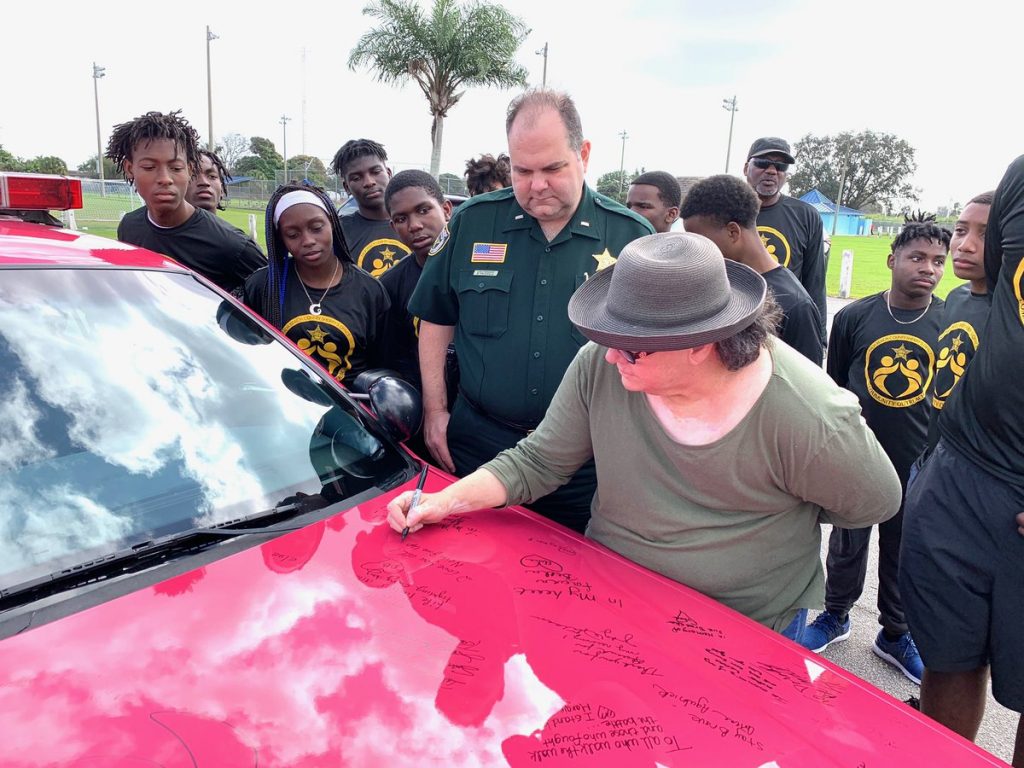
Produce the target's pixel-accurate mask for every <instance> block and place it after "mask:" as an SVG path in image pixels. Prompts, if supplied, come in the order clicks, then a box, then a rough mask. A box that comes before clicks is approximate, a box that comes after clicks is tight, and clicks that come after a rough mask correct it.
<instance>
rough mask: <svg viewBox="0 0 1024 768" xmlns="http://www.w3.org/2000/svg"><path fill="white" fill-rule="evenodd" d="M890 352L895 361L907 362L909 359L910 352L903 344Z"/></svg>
mask: <svg viewBox="0 0 1024 768" xmlns="http://www.w3.org/2000/svg"><path fill="white" fill-rule="evenodd" d="M892 351H893V354H895V355H896V359H897V360H909V359H910V350H909V349H907V347H906V345H905V344H900V345H899V346H898V347H895V348H894V349H893V350H892Z"/></svg>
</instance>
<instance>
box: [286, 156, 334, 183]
mask: <svg viewBox="0 0 1024 768" xmlns="http://www.w3.org/2000/svg"><path fill="white" fill-rule="evenodd" d="M288 178H289V179H292V180H295V179H309V180H310V181H312V182H313V183H314V184H316V185H317V186H320V187H322V186H324V185H325V184H326V183H327V168H326V166H325V165H324V161H323V160H321V159H320V158H319V157H313V156H312V155H296V156H295V157H289V158H288Z"/></svg>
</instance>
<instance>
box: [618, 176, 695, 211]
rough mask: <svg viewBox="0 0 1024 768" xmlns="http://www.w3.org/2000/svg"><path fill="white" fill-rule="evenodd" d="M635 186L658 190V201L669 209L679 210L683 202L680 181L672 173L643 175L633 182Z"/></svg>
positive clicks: (631, 183)
mask: <svg viewBox="0 0 1024 768" xmlns="http://www.w3.org/2000/svg"><path fill="white" fill-rule="evenodd" d="M629 183H630V185H633V184H647V185H649V186H652V187H655V188H657V190H658V199H660V200H661V202H663V203H664V204H665V205H667V206H668V207H669V208H672V207H676V208H678V207H679V206H680V205H682V202H683V191H682V188H681V187H680V186H679V180H678V179H677V178H676V177H675V176H673V175H672V174H671V173H666V172H665V171H647V172H646V173H641V174H640V175H639V176H637V177H636V178H635V179H633V180H632V181H631V182H629Z"/></svg>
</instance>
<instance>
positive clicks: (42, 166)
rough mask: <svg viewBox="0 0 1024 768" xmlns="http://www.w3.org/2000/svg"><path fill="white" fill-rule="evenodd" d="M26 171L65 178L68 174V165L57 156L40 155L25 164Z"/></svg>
mask: <svg viewBox="0 0 1024 768" xmlns="http://www.w3.org/2000/svg"><path fill="white" fill-rule="evenodd" d="M25 170H28V171H31V172H32V173H55V174H57V175H59V176H63V175H64V174H66V173H67V172H68V164H67V163H65V162H64V161H63V160H61V159H60V158H59V157H57V156H56V155H38V156H36V157H33V158H32V159H31V160H29V161H28V162H26V163H25Z"/></svg>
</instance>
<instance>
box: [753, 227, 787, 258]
mask: <svg viewBox="0 0 1024 768" xmlns="http://www.w3.org/2000/svg"><path fill="white" fill-rule="evenodd" d="M757 231H758V233H759V234H760V235H761V243H762V244H763V245H764V247H765V248H766V249H767V251H768V253H770V254H771V256H772V258H773V259H775V260H776V261H777V262H779V264H781V265H782V266H784V267H788V266H789V262H790V259H791V258H792V256H793V251H792V249H791V248H790V247H789V240H787V239H786V236H785V235H784V234H782V233H781V232H779V230H777V229H775V228H774V227H762V226H759V227H758V228H757Z"/></svg>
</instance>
